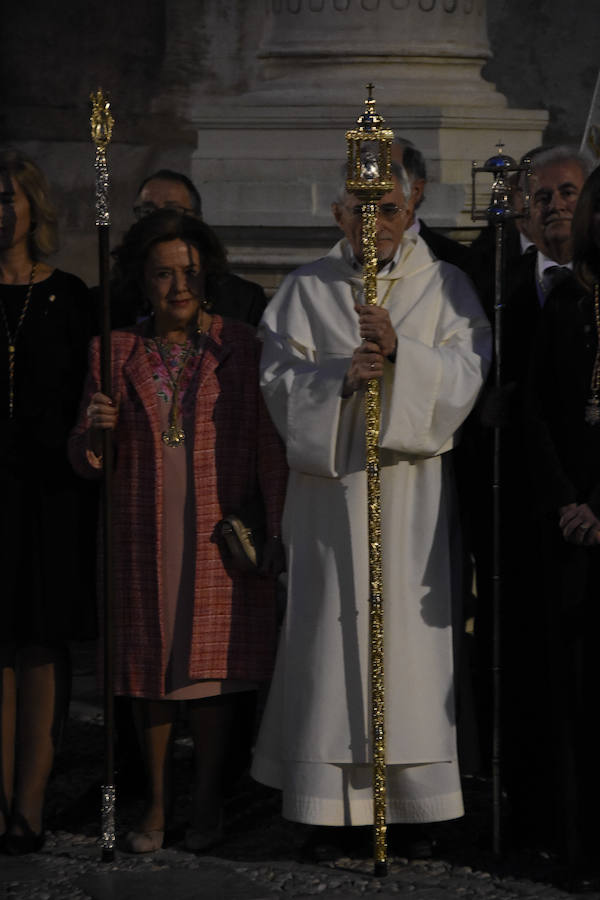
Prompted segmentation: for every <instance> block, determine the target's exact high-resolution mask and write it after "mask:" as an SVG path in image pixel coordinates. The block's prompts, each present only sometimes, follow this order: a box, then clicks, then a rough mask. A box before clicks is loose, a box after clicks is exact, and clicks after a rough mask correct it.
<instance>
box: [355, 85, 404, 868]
mask: <svg viewBox="0 0 600 900" xmlns="http://www.w3.org/2000/svg"><path fill="white" fill-rule="evenodd" d="M367 90H368V91H369V96H368V99H367V100H365V111H364V113H363V114H362V115H361V116H359V118H358V120H357V123H356V126H357V127H356V128H354V129H352V130H351V131H347V132H346V141H347V145H348V146H347V152H348V169H347V179H346V191H347V192H348V193H349V194H355V195H356V196H357V197H358V199H359V200H360V201H361V205H362V250H363V279H364V293H365V303H366V304H369V305H371V306H375V305H376V304H377V246H376V232H375V224H376V219H377V213H378V209H377V201H378V200H380V199H381V197H383V195H384V194H387V193H388V192H389V191H391V190H393V188H394V184H393V182H392V176H391V167H392V163H391V146H392V141H393V139H394V134H393V132H392V131H389V130H388V129H384V128H383V125H384V120H383V117H382V116H380V115H378V113H376V112H375V101H374V100H373V97H372V96H371V95H372V91H373V85H372V84H368V85H367ZM379 419H380V398H379V381H378V379H377V378H371V380H370V381H369V382H368V384H367V389H366V392H365V437H366V472H367V501H368V522H369V600H370V606H369V609H370V617H369V624H370V648H371V653H370V678H371V729H372V743H373V828H374V861H375V863H374V870H375V875H386V874H387V841H386V824H385V800H386V771H385V691H384V661H383V573H382V553H381V484H380V471H379Z"/></svg>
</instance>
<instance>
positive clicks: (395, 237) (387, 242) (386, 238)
mask: <svg viewBox="0 0 600 900" xmlns="http://www.w3.org/2000/svg"><path fill="white" fill-rule="evenodd" d="M378 206H379V214H378V216H377V222H376V231H375V234H376V246H377V259H378V261H379V264H380V265H384V264H385V263H387V262H389V261H390V260H391V259H392V257H393V256H394V254H395V252H396V250H397V249H398V246H399V244H400V241H401V240H402V235H403V234H404V232H405V230H406V228H407V227H408V225H409V223H410V221H411V219H412V215H413V210H414V200H412V199H411V200H409V201H408V202H407V201H406V200H405V197H404V192H403V190H402V188H401V187H400V184H399V183H398V181H397V179H395V178H394V189H393V191H390V192H389V193H388V194H384V195H383V197H382V198H381V200H380V201H379V203H378ZM332 210H333V215H334V217H335V221H336V222H337V223H338V225H339V226H340V228H341V229H342V231H343V232H344V234H345V236H346V238H347V239H348V243H349V244H350V246H351V247H352V250H353V252H354V255H355V256H356V258H357V259H358V260H359V261H361V262H362V216H361V204H360V200H359V199H358V197H356V196H354V194H346V195H345V196H344V200H343V202H342V203H333V204H332Z"/></svg>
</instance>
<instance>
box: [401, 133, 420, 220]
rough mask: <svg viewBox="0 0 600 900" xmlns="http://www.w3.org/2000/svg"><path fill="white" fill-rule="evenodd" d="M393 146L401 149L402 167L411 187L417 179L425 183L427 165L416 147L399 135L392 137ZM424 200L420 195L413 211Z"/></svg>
mask: <svg viewBox="0 0 600 900" xmlns="http://www.w3.org/2000/svg"><path fill="white" fill-rule="evenodd" d="M394 144H396V146H398V147H401V148H402V165H403V166H404V168H405V169H406V174H407V175H408V178H409V181H410V183H411V186H412V185H413V184H414V182H415V180H416V179H417V178H418V179H419V180H420V181H427V165H426V163H425V157H424V156H423V154H422V153H421V151H420V150H419V149H418V147H415V145H414V144H413V142H412V141H409V140H408V138H403V137H400V135H396V136H395V137H394ZM424 199H425V194H424V193H422V194H421V197H420V199H419V202H418V203H417V204H416V205H415V209H418V207H419V206H420V205H421V203H422V202H423V200H424Z"/></svg>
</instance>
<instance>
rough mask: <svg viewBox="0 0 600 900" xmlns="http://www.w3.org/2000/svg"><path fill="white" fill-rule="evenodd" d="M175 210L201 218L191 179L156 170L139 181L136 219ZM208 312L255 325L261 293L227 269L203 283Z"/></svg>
mask: <svg viewBox="0 0 600 900" xmlns="http://www.w3.org/2000/svg"><path fill="white" fill-rule="evenodd" d="M165 208H166V209H175V210H177V212H181V213H187V214H188V215H193V216H197V217H198V218H199V219H201V218H202V200H201V197H200V194H199V193H198V190H197V189H196V187H195V185H194V184H193V182H192V181H190V179H189V178H188V177H187V176H186V175H183V174H182V173H181V172H173V171H172V170H171V169H159V170H158V172H154V173H153V174H152V175H149V176H148V177H147V178H145V179H144V180H143V181H142V183H141V184H140V186H139V188H138V190H137V194H136V199H135V203H134V205H133V212H134V214H135V217H136V218H137V219H140V218H142V217H143V216H147V215H149V214H150V213H152V212H154V211H155V210H157V209H165ZM207 294H208V299H209V300H210V301H211V311H212V312H215V313H218V314H219V315H220V316H228V317H229V318H230V319H239V320H241V321H242V322H247V323H248V324H249V325H253V326H255V327H256V325H258V323H259V321H260V319H261V316H262V314H263V312H264V309H265V306H266V305H267V298H266V296H265V292H264V290H263V288H262V287H261V286H260V284H256V283H255V282H253V281H247V280H246V279H245V278H240V277H239V276H238V275H234V274H233V272H227V273H226V274H225V275H222V276H221V277H220V278H219V279H218V280H213V281H211V282H209V283H208V284H207Z"/></svg>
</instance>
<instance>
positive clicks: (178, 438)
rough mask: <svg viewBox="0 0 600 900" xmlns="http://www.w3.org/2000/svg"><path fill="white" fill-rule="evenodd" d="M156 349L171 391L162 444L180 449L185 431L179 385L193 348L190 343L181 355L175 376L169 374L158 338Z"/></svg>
mask: <svg viewBox="0 0 600 900" xmlns="http://www.w3.org/2000/svg"><path fill="white" fill-rule="evenodd" d="M156 347H157V349H158V352H159V353H160V358H161V359H162V361H163V365H164V367H165V369H166V371H167V377H168V379H169V385H170V387H171V389H172V391H173V399H172V401H171V409H170V410H169V427H168V428H167V430H166V431H163V432H162V434H161V438H162V442H163V444H166V445H167V447H181V446H182V445H183V444H185V431H184V430H183V427H182V425H181V419H180V409H179V385H180V381H181V376H182V375H183V372H184V370H185V367H186V364H187V361H188V359H189V358H190V355H191V353H192V351H193V350H194V346H193V344H191V343H190V345H189V346H188V347H187V349H186V350H185V352H184V353H183V354H182V355H181V357H180V359H179V361H178V363H177V370H176V372H175V374H172V373H171V369H170V368H169V363H168V360H167V358H166V356H165V353H164V345H163V343H162V341H160V340H159V339H158V338H156Z"/></svg>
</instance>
